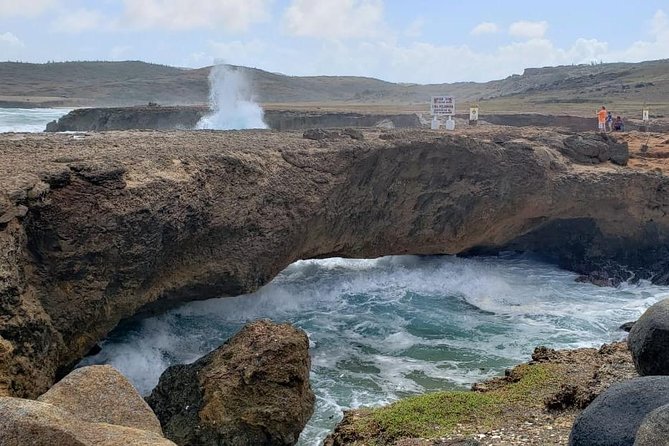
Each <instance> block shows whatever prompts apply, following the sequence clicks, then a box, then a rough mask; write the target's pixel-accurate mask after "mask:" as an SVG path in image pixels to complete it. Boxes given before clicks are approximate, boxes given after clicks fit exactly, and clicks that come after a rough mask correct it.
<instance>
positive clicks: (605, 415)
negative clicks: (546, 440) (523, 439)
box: [569, 376, 669, 446]
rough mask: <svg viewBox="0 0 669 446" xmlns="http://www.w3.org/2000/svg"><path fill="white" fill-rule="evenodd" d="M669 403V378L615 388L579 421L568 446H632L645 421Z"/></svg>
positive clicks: (634, 381) (648, 378)
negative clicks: (654, 411) (648, 416)
mask: <svg viewBox="0 0 669 446" xmlns="http://www.w3.org/2000/svg"><path fill="white" fill-rule="evenodd" d="M665 404H669V376H646V377H642V378H636V379H632V380H630V381H625V382H622V383H618V384H614V385H612V386H611V387H610V388H609V389H608V390H607V391H605V392H604V393H602V394H601V395H599V396H598V397H597V398H595V400H594V401H593V402H592V403H591V404H590V405H589V406H588V407H587V408H586V409H585V410H584V411H583V412H582V413H581V414H580V415H579V416H578V417H577V418H576V421H575V422H574V426H573V428H572V431H571V435H570V436H569V446H632V445H633V444H634V437H635V434H636V431H637V429H638V428H639V426H640V425H641V422H642V420H643V419H644V418H645V417H646V415H648V414H649V413H650V412H652V411H653V410H655V409H657V408H658V407H660V406H663V405H665Z"/></svg>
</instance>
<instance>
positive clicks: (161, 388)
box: [147, 321, 315, 446]
mask: <svg viewBox="0 0 669 446" xmlns="http://www.w3.org/2000/svg"><path fill="white" fill-rule="evenodd" d="M309 368H310V360H309V340H308V338H307V335H306V334H305V333H304V332H303V331H302V330H299V329H296V328H294V327H292V326H291V325H289V324H274V323H272V322H269V321H257V322H253V323H250V324H247V325H246V326H245V327H244V328H243V329H242V330H241V331H240V332H239V333H237V334H236V335H235V336H233V337H232V338H231V339H230V340H229V341H228V342H226V343H225V344H224V345H222V346H221V347H219V348H218V349H216V350H214V351H213V352H211V353H209V354H208V355H206V356H204V357H203V358H201V359H199V360H198V361H196V362H195V363H193V364H190V365H178V366H173V367H170V368H169V369H167V370H166V371H165V372H164V373H163V375H162V376H161V377H160V382H159V383H158V386H156V388H155V389H154V390H153V392H152V393H151V396H149V397H148V398H147V401H148V402H149V404H150V405H151V407H152V408H153V410H154V411H155V413H156V414H157V415H158V418H159V419H160V421H161V424H162V425H163V429H164V431H165V435H166V436H167V437H168V438H170V439H172V440H173V441H175V442H176V443H177V444H180V445H188V444H199V445H219V444H227V445H234V446H247V445H248V446H251V445H293V444H295V443H297V439H298V437H299V435H300V432H302V429H304V426H305V425H306V424H307V422H308V421H309V418H310V417H311V415H312V413H313V411H314V401H315V397H314V393H313V392H312V390H311V387H310V385H309Z"/></svg>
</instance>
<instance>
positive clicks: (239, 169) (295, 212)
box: [0, 129, 669, 396]
mask: <svg viewBox="0 0 669 446" xmlns="http://www.w3.org/2000/svg"><path fill="white" fill-rule="evenodd" d="M579 141H580V142H579ZM623 149H624V147H623ZM620 150H621V148H620V146H619V145H617V144H616V143H615V142H614V141H611V140H608V139H602V137H601V136H599V135H597V134H585V135H583V136H575V135H572V134H566V133H555V132H539V131H537V130H532V129H529V130H519V129H516V130H509V129H505V130H502V131H492V130H483V129H478V130H477V129H472V130H471V131H466V132H464V134H453V135H447V134H444V133H439V132H431V131H390V132H386V131H380V130H378V131H367V132H365V140H364V141H357V140H353V139H351V138H348V137H346V136H341V137H338V138H333V139H326V140H321V141H313V140H307V139H303V138H302V135H301V133H278V132H271V131H249V132H109V133H97V134H86V135H66V134H59V135H3V136H1V137H0V305H1V306H0V393H5V394H10V395H17V396H35V395H38V394H40V393H42V392H43V391H45V390H46V389H47V388H48V386H49V385H50V384H52V382H53V380H54V379H55V378H56V376H59V375H62V374H63V373H64V372H66V371H67V370H68V368H69V366H70V365H71V364H72V363H73V362H74V361H76V360H78V359H79V358H80V357H81V356H82V355H83V354H85V353H86V352H87V351H88V349H89V348H90V347H91V346H92V345H93V344H94V343H95V342H96V341H97V340H99V339H101V338H102V337H103V336H105V334H106V333H108V332H109V330H111V329H112V328H113V327H114V326H115V325H116V324H117V323H118V322H119V321H120V320H121V319H123V318H126V317H129V316H131V315H133V314H135V313H137V312H138V311H140V310H157V309H160V308H161V307H164V306H166V305H170V304H173V303H176V302H181V301H185V300H190V299H202V298H209V297H212V296H221V295H237V294H243V293H248V292H251V291H253V290H255V289H257V288H258V287H259V286H262V285H263V284H265V283H267V282H268V281H269V280H271V279H272V278H273V277H274V276H275V275H276V274H277V273H278V272H279V271H281V270H282V269H283V268H285V267H286V266H287V265H288V264H290V263H291V262H293V261H295V260H297V259H302V258H313V257H326V256H348V257H376V256H381V255H388V254H409V253H410V254H455V253H461V252H466V251H470V250H472V249H474V248H482V249H486V250H490V249H492V250H494V249H498V248H501V247H508V246H514V247H517V248H519V249H533V250H538V251H544V252H547V253H549V254H553V255H555V256H556V258H557V260H558V261H560V262H561V263H562V264H563V265H564V266H567V267H571V268H574V269H578V270H582V271H585V272H588V271H589V270H592V269H595V268H602V267H606V266H607V265H609V264H610V262H613V261H616V260H620V261H624V262H627V263H629V264H630V266H631V269H632V270H633V271H636V273H637V274H649V273H650V272H653V273H660V275H659V276H656V277H660V278H662V280H666V279H667V275H666V274H667V271H669V267H668V262H667V259H668V258H669V257H667V255H666V253H667V250H668V248H669V242H668V239H667V237H668V236H669V217H668V216H667V210H668V208H669V194H667V188H669V178H667V177H666V176H665V175H663V174H660V173H656V172H651V171H645V170H639V169H632V168H629V167H621V166H617V165H614V164H612V163H611V162H609V161H607V160H609V159H613V160H616V161H617V162H620V163H623V164H624V161H625V160H626V159H625V157H624V156H622V155H621V154H620V153H619V152H620ZM575 151H576V152H578V153H580V155H579V156H578V157H576V158H574V157H575V155H574V153H575ZM563 153H565V154H566V155H568V156H571V157H572V158H574V159H577V160H578V161H579V162H580V163H581V164H576V163H574V162H572V161H571V160H570V159H569V158H567V157H566V156H565V155H563ZM578 153H577V154H578ZM561 240H567V241H568V243H561V242H560V241H561ZM647 266H650V267H651V270H650V271H649V270H648V269H647V268H646V267H647Z"/></svg>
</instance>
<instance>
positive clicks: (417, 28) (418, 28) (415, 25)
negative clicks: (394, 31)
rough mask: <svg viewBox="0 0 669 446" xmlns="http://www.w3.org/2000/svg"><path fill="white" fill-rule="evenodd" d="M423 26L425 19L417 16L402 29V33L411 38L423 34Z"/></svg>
mask: <svg viewBox="0 0 669 446" xmlns="http://www.w3.org/2000/svg"><path fill="white" fill-rule="evenodd" d="M424 26H425V19H423V18H422V17H418V18H416V19H414V20H413V21H412V22H411V23H409V26H407V27H406V29H405V30H404V35H405V36H407V37H411V38H414V39H415V38H417V37H420V36H421V35H422V34H423V27H424Z"/></svg>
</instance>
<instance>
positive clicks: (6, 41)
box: [0, 32, 24, 47]
mask: <svg viewBox="0 0 669 446" xmlns="http://www.w3.org/2000/svg"><path fill="white" fill-rule="evenodd" d="M0 45H7V46H10V47H22V46H24V45H23V42H21V39H19V38H18V37H16V36H15V35H14V34H12V33H10V32H6V33H4V34H0Z"/></svg>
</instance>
